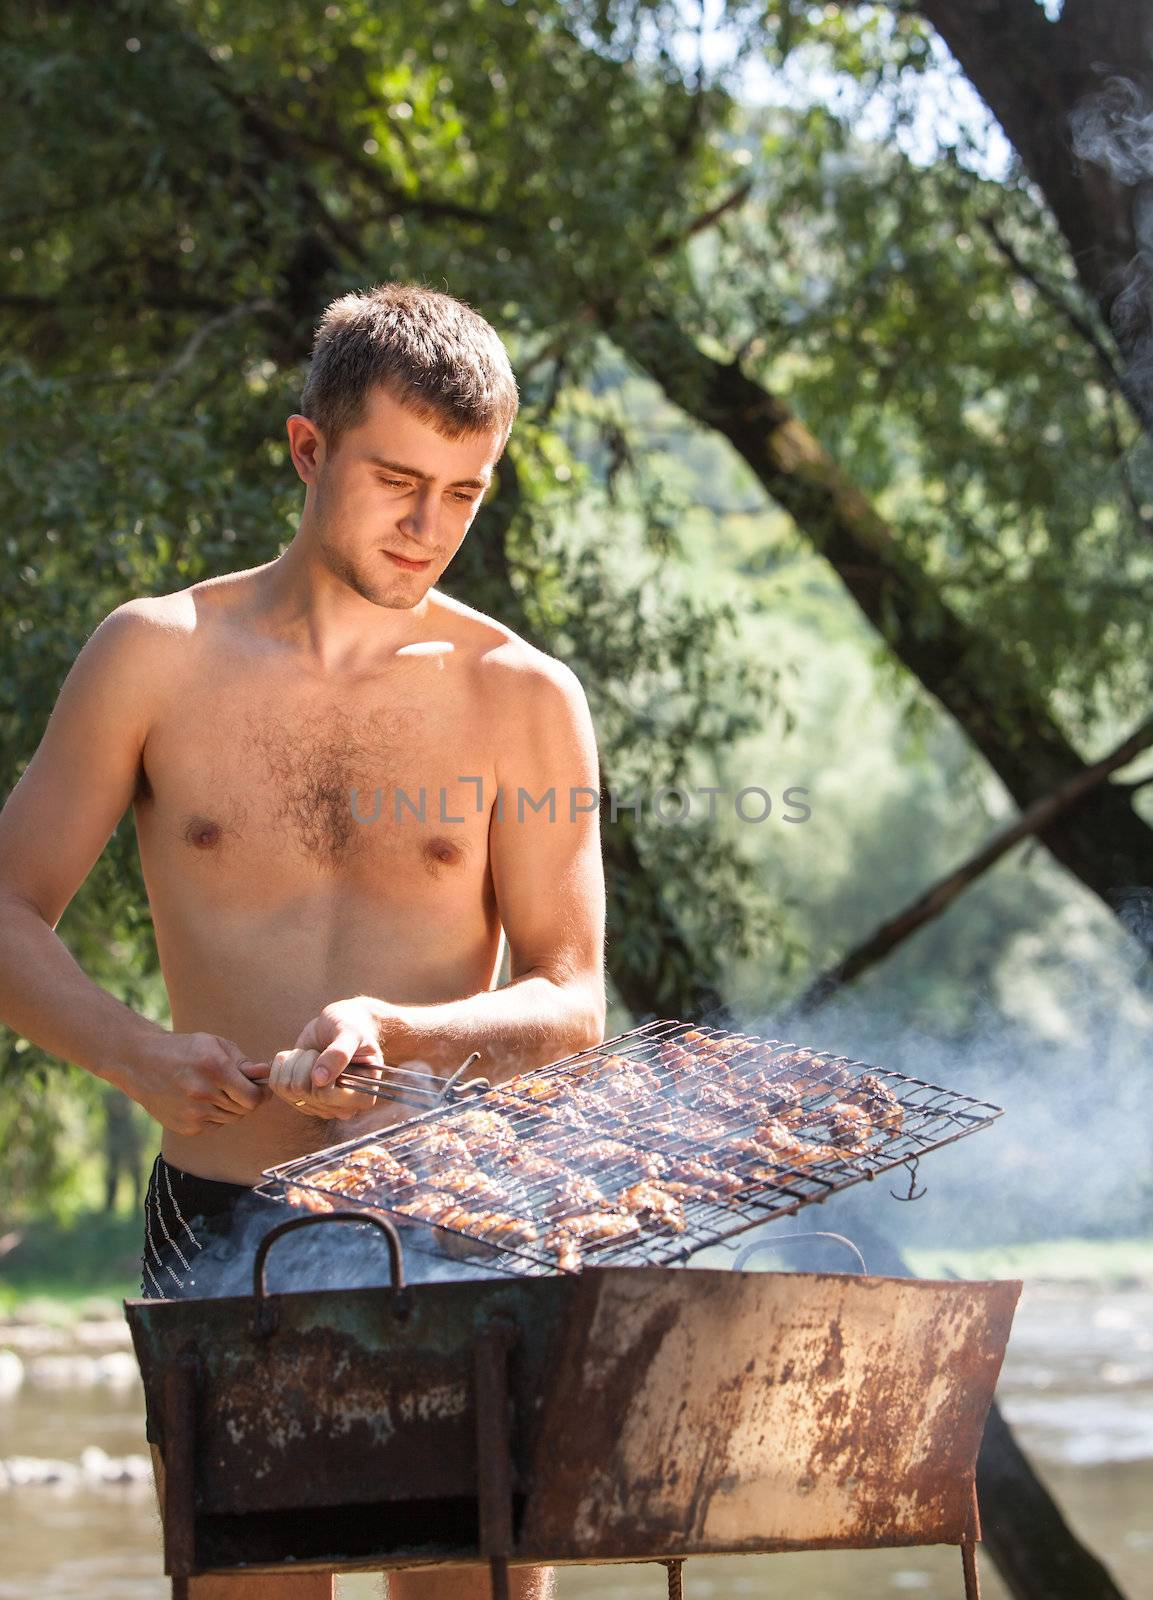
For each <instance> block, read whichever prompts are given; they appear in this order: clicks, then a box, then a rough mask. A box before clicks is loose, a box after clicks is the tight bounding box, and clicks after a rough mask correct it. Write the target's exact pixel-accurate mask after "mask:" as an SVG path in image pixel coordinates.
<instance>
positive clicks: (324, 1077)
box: [268, 1000, 384, 1121]
mask: <svg viewBox="0 0 1153 1600" xmlns="http://www.w3.org/2000/svg"><path fill="white" fill-rule="evenodd" d="M353 1063H355V1064H356V1065H357V1066H360V1067H362V1068H363V1070H364V1072H365V1074H366V1075H367V1076H369V1077H371V1076H373V1075H374V1068H377V1067H380V1066H383V1065H384V1057H383V1055H382V1054H381V1049H380V1040H379V1037H378V1032H377V1022H376V1018H375V1015H374V1013H373V1011H372V1010H371V1009H370V1008H369V1006H368V1005H367V1003H366V1002H365V1001H363V1000H338V1001H336V1002H335V1003H334V1004H333V1005H329V1006H325V1008H324V1010H323V1011H322V1012H321V1013H320V1015H319V1016H318V1017H314V1018H313V1020H312V1021H311V1022H310V1023H309V1024H308V1026H307V1027H306V1028H304V1029H303V1030H302V1031H301V1034H300V1037H299V1038H298V1039H297V1041H296V1045H295V1047H294V1048H293V1049H292V1050H279V1051H277V1053H276V1055H275V1056H274V1057H273V1059H272V1071H271V1072H270V1074H269V1078H268V1087H269V1088H270V1089H271V1090H272V1092H273V1094H275V1095H277V1096H279V1098H280V1099H281V1100H286V1101H287V1102H288V1103H289V1105H291V1106H294V1107H295V1108H296V1110H297V1111H301V1112H303V1113H304V1115H305V1116H309V1117H321V1118H324V1119H326V1120H332V1121H339V1120H341V1119H344V1118H348V1117H357V1116H360V1115H361V1114H362V1113H363V1112H365V1111H371V1110H372V1109H373V1108H374V1107H375V1106H376V1104H377V1102H376V1100H375V1098H374V1097H373V1096H372V1095H367V1094H357V1092H356V1090H355V1089H341V1088H337V1087H334V1079H336V1078H337V1077H338V1076H339V1075H340V1073H342V1072H343V1071H344V1069H345V1067H347V1066H350V1065H352V1064H353Z"/></svg>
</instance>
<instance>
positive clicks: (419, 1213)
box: [396, 1189, 454, 1222]
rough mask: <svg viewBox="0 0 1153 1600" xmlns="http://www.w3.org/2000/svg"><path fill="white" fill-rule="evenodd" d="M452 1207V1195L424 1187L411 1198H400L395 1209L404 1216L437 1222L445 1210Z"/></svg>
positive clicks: (449, 1209) (450, 1209)
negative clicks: (422, 1191) (421, 1192)
mask: <svg viewBox="0 0 1153 1600" xmlns="http://www.w3.org/2000/svg"><path fill="white" fill-rule="evenodd" d="M453 1209H454V1207H453V1202H452V1196H451V1195H447V1194H441V1193H440V1191H439V1190H438V1189H426V1190H425V1191H424V1193H423V1194H418V1195H417V1196H416V1198H415V1199H413V1200H402V1201H401V1203H400V1204H399V1205H398V1206H397V1207H396V1210H397V1211H399V1212H400V1214H401V1215H402V1216H405V1217H417V1218H419V1219H420V1221H422V1222H439V1221H440V1219H441V1218H442V1217H443V1216H444V1214H445V1213H446V1212H447V1211H452V1210H453Z"/></svg>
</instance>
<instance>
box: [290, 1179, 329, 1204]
mask: <svg viewBox="0 0 1153 1600" xmlns="http://www.w3.org/2000/svg"><path fill="white" fill-rule="evenodd" d="M284 1198H285V1199H286V1200H287V1201H288V1202H289V1204H290V1205H294V1206H302V1207H303V1208H304V1210H305V1211H335V1210H336V1207H335V1206H334V1205H333V1203H332V1201H331V1200H326V1199H325V1198H324V1196H323V1195H322V1194H316V1193H314V1191H313V1190H312V1189H302V1188H301V1187H300V1185H299V1184H296V1183H290V1184H288V1185H287V1186H286V1187H285V1190H284Z"/></svg>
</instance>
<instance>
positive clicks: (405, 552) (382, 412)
mask: <svg viewBox="0 0 1153 1600" xmlns="http://www.w3.org/2000/svg"><path fill="white" fill-rule="evenodd" d="M294 421H296V422H297V423H299V419H294ZM290 431H291V424H290ZM503 442H504V435H503V431H496V432H492V433H479V434H467V435H465V436H464V437H463V438H461V439H455V440H453V439H446V438H444V437H443V436H442V435H441V434H439V433H437V431H436V429H435V428H434V427H432V425H431V424H430V423H427V422H422V421H421V420H420V419H419V418H418V417H416V416H414V414H413V413H412V412H411V411H408V410H406V409H405V407H404V406H403V405H401V404H400V402H399V401H397V400H395V399H393V397H392V396H391V395H390V394H388V393H387V392H386V391H385V390H384V389H374V390H373V391H372V393H371V394H370V396H369V398H368V400H367V402H366V404H365V408H364V418H363V420H362V421H361V423H360V424H359V426H358V427H356V428H352V429H349V430H348V431H347V432H346V433H344V434H342V435H341V437H340V439H339V441H338V443H337V447H336V449H335V450H334V451H332V452H329V451H328V450H327V449H326V448H324V447H323V445H322V446H321V447H320V448H318V449H317V451H316V454H315V456H314V458H313V462H314V466H315V476H314V477H313V478H312V479H311V483H310V487H311V489H312V497H313V504H312V511H313V516H314V519H315V526H316V529H317V541H318V543H317V548H318V551H319V554H320V556H321V559H322V560H323V561H324V563H325V565H326V566H327V567H328V569H329V570H330V571H331V572H332V573H333V575H334V576H335V577H337V578H339V579H340V580H341V581H342V582H344V583H346V584H347V585H348V586H349V588H350V589H353V590H355V592H356V593H357V594H359V595H361V596H362V597H363V598H364V599H365V600H368V601H371V603H372V604H373V605H377V606H389V607H392V608H394V609H398V610H408V609H409V608H411V607H412V606H414V605H416V604H417V603H418V602H419V601H420V600H422V599H423V598H424V596H425V594H426V593H427V592H428V590H429V589H430V588H431V587H432V585H433V584H434V583H436V582H437V581H438V580H439V578H440V575H441V573H442V572H443V571H444V570H445V568H446V567H447V566H448V564H449V562H450V561H451V560H452V558H453V556H454V555H455V554H456V552H457V550H458V549H459V548H460V545H461V542H462V540H463V539H464V536H465V534H466V533H467V532H468V530H469V526H470V525H471V523H472V520H473V518H474V517H475V516H476V513H477V511H478V510H479V509H480V503H481V500H482V499H483V498H484V493H485V490H486V489H487V487H488V484H489V481H490V480H491V478H492V474H493V471H494V469H495V467H496V463H497V460H498V459H499V456H500V453H501V448H502V445H503Z"/></svg>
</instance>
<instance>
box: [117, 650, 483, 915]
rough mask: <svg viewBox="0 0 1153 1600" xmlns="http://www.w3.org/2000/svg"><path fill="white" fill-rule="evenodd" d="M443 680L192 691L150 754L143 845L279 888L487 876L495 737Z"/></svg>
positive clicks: (254, 684) (142, 802) (145, 768)
mask: <svg viewBox="0 0 1153 1600" xmlns="http://www.w3.org/2000/svg"><path fill="white" fill-rule="evenodd" d="M445 676H446V675H444V674H441V675H440V676H439V677H438V675H437V674H435V673H424V674H420V673H408V674H405V673H399V674H396V675H394V676H392V677H391V678H390V679H389V681H387V682H386V683H383V684H381V685H380V686H378V687H371V688H368V689H363V688H362V689H358V690H357V691H356V692H349V691H346V692H323V691H319V690H317V689H316V687H315V686H311V685H310V686H306V687H300V688H293V687H290V686H289V685H286V683H285V682H284V681H283V680H279V681H266V682H260V681H253V680H251V679H248V680H245V681H244V682H243V683H242V684H236V683H229V682H228V681H227V680H225V681H222V682H218V683H215V684H214V683H204V684H201V685H198V686H197V687H195V688H193V689H190V688H187V687H186V688H185V689H184V692H182V693H181V694H180V695H179V696H177V697H174V701H173V704H172V705H171V707H170V708H169V709H168V710H167V712H166V714H165V715H164V716H163V717H161V718H160V719H158V721H157V723H156V724H155V725H154V726H153V728H152V729H151V730H150V733H149V736H148V740H147V743H146V746H145V751H144V760H143V763H142V768H141V775H140V784H139V787H138V794H137V800H136V816H137V827H138V830H139V832H140V838H141V847H142V850H144V851H145V852H146V853H147V854H149V855H151V856H153V857H154V858H162V859H163V860H164V861H166V862H171V861H174V860H175V861H179V862H187V863H188V864H189V865H190V867H193V870H196V871H197V872H201V873H219V874H221V875H222V876H226V877H227V878H228V879H229V880H230V881H233V882H235V881H236V878H237V876H238V875H239V876H241V877H243V878H246V879H249V880H251V881H254V882H259V883H267V884H269V885H271V884H272V883H273V882H277V883H281V884H285V883H288V882H291V881H293V880H296V879H298V878H300V879H307V880H309V881H311V882H315V881H316V879H317V877H318V875H319V876H327V875H331V876H333V877H335V878H337V879H339V881H340V882H341V883H342V884H346V883H349V882H354V881H356V880H357V879H358V878H359V877H361V876H362V875H363V876H364V877H365V878H366V880H369V881H371V882H372V883H373V884H376V885H379V883H380V875H381V871H382V870H387V871H388V872H389V873H390V874H391V875H392V876H393V879H394V881H395V880H396V878H397V875H398V874H399V876H400V878H401V879H402V880H403V879H411V880H413V881H415V882H424V883H430V882H432V881H445V880H447V881H448V882H450V883H451V882H452V881H456V882H458V883H459V882H461V880H462V879H470V878H473V877H474V876H475V875H476V874H477V873H478V872H479V873H481V874H483V872H484V869H485V867H486V865H487V837H488V812H489V808H490V806H491V800H492V790H493V782H494V780H493V735H492V730H490V729H488V728H487V727H486V726H485V723H484V718H483V715H480V714H479V711H480V708H479V707H478V706H477V704H476V703H475V702H474V701H473V699H472V697H471V696H470V695H469V694H468V692H467V689H466V687H462V686H461V685H460V684H459V683H453V682H452V681H447V682H446V681H444V679H445Z"/></svg>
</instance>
